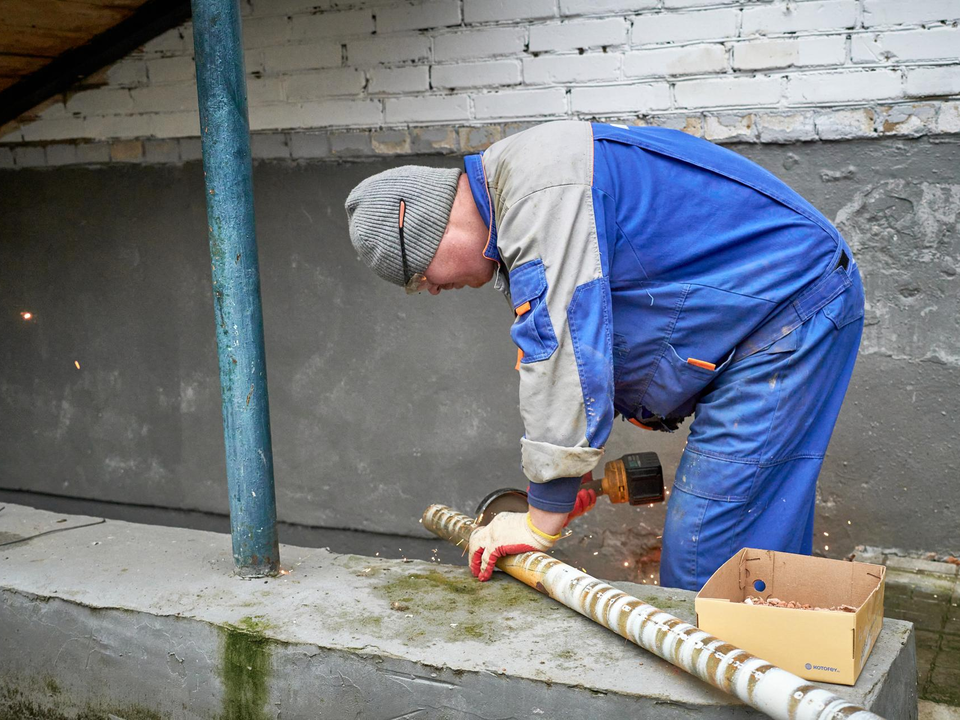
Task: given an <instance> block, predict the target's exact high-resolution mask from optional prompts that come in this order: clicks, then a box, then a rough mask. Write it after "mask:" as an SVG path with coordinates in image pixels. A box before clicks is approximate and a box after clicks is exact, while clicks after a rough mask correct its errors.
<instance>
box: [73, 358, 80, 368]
mask: <svg viewBox="0 0 960 720" xmlns="http://www.w3.org/2000/svg"><path fill="white" fill-rule="evenodd" d="M73 364H74V365H76V366H77V370H79V369H80V361H79V360H74V361H73Z"/></svg>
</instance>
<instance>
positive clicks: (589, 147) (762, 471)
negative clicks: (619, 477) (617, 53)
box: [466, 122, 863, 589]
mask: <svg viewBox="0 0 960 720" xmlns="http://www.w3.org/2000/svg"><path fill="white" fill-rule="evenodd" d="M466 171H467V175H468V178H469V180H470V185H471V190H472V192H473V197H474V199H475V201H476V204H477V207H478V210H479V211H480V214H481V217H482V218H483V219H484V221H485V222H486V223H487V225H488V226H489V228H490V240H489V242H488V245H487V248H486V249H485V251H484V253H485V255H486V256H487V257H488V258H490V259H491V260H494V261H496V262H498V263H501V264H503V265H504V266H505V269H506V270H507V271H508V273H509V286H510V287H509V291H510V294H511V296H512V305H513V307H514V310H515V313H516V316H517V317H516V320H515V322H514V326H513V328H512V332H511V336H512V337H513V339H514V341H515V342H516V343H517V345H518V347H519V350H520V357H521V361H520V364H519V365H518V367H520V370H521V412H522V413H524V421H525V430H526V433H525V436H524V438H523V439H522V440H521V443H522V453H523V468H524V472H525V473H526V474H527V477H528V478H529V479H530V480H531V486H530V504H531V505H534V506H535V507H539V508H540V509H543V510H549V511H554V512H568V511H569V510H570V508H571V507H572V506H573V497H574V496H575V495H576V492H577V487H578V485H579V477H578V475H579V474H582V473H583V472H585V470H584V468H585V467H586V469H589V467H592V466H593V465H595V464H596V462H597V461H598V460H599V456H600V454H601V453H602V448H603V446H604V444H605V443H606V441H607V438H608V437H609V434H610V431H611V429H612V424H613V421H614V416H615V413H616V414H619V416H620V417H621V418H622V419H625V420H629V421H631V422H632V423H634V424H635V425H639V426H641V427H644V428H648V429H653V430H666V431H672V430H675V429H676V428H677V427H678V426H679V424H680V423H681V422H683V420H684V419H685V418H687V417H689V416H690V415H691V414H692V415H694V419H693V422H692V423H691V425H690V436H689V440H688V443H687V446H686V449H685V450H684V453H683V457H682V459H681V462H680V466H679V469H678V472H677V475H676V478H675V481H674V485H673V491H672V494H671V497H670V502H669V505H668V511H667V522H666V527H665V529H664V536H663V555H662V564H661V582H662V584H663V585H667V586H673V587H681V588H689V589H699V588H700V587H701V586H702V585H703V583H704V582H705V581H706V580H707V578H709V576H710V575H711V574H712V573H713V571H714V570H716V568H717V567H719V566H720V565H721V564H722V563H723V562H725V561H726V560H727V559H728V558H730V557H731V556H732V555H733V554H734V553H735V552H736V551H737V550H739V549H740V548H741V547H744V546H749V547H756V548H769V549H775V550H785V551H793V552H803V553H809V552H811V550H812V527H813V516H814V505H815V494H816V481H817V475H818V473H819V470H820V466H821V463H822V461H823V457H824V453H825V452H826V449H827V445H828V442H829V439H830V435H831V433H832V431H833V427H834V424H835V423H836V420H837V415H838V413H839V410H840V405H841V402H842V400H843V396H844V393H845V391H846V388H847V384H848V383H849V380H850V375H851V372H852V369H853V364H854V360H855V358H856V353H857V348H858V346H859V340H860V334H861V330H862V325H863V286H862V285H861V282H860V276H859V273H858V271H857V265H856V262H855V260H854V258H853V255H852V253H851V252H850V248H849V247H848V246H847V244H846V242H845V241H844V240H843V238H842V237H841V236H840V234H839V233H838V232H837V230H836V228H834V227H833V225H832V224H831V223H830V222H829V221H828V220H827V219H826V218H825V217H824V216H823V215H821V214H820V213H819V212H818V211H817V210H816V209H815V208H814V207H813V206H812V205H810V204H809V203H808V202H807V201H806V200H804V199H803V198H802V197H800V196H799V195H798V194H797V193H796V192H794V191H793V190H791V189H790V188H789V187H787V186H786V185H785V184H784V183H783V182H781V181H780V180H778V179H777V178H776V177H774V176H773V175H772V174H770V173H769V172H767V171H766V170H764V169H762V168H760V167H759V166H757V165H756V164H754V163H752V162H750V161H749V160H747V159H746V158H744V157H742V156H740V155H738V154H736V153H734V152H731V151H730V150H727V149H725V148H722V147H719V146H717V145H714V144H712V143H709V142H706V141H704V140H701V139H698V138H694V137H691V136H689V135H686V134H684V133H681V132H677V131H673V130H666V129H663V128H627V127H619V126H611V125H603V124H594V125H592V126H589V125H587V124H586V123H576V122H567V123H554V124H546V125H543V126H538V127H536V128H533V129H530V130H527V131H525V132H524V133H520V134H518V135H516V136H513V137H511V138H507V139H505V140H502V141H500V142H499V143H496V144H494V145H493V146H492V147H491V148H490V149H489V150H488V151H487V152H486V153H484V155H483V157H482V158H481V157H480V156H470V157H468V158H467V159H466ZM491 198H492V200H491ZM588 466H589V467H588Z"/></svg>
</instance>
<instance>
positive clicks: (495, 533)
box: [469, 513, 560, 582]
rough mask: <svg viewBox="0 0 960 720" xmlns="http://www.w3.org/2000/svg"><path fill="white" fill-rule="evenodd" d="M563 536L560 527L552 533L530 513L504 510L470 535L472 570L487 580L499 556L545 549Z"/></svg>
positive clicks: (481, 579) (483, 579)
mask: <svg viewBox="0 0 960 720" xmlns="http://www.w3.org/2000/svg"><path fill="white" fill-rule="evenodd" d="M547 514H548V515H555V514H556V513H547ZM551 529H552V528H551ZM559 539H560V534H559V531H558V532H557V534H556V535H548V534H547V533H546V532H543V531H542V530H541V529H540V528H538V527H536V526H535V525H534V524H533V521H532V520H531V519H530V514H529V513H500V514H499V515H497V516H496V517H495V518H494V519H493V520H491V521H490V524H489V525H486V526H484V527H482V528H480V529H478V530H474V532H473V535H471V536H470V549H469V557H470V572H472V573H473V574H474V575H475V576H476V577H477V578H478V579H479V580H480V582H485V581H487V580H489V579H490V577H491V576H492V575H493V569H494V567H495V566H496V564H497V560H499V559H500V558H502V557H504V556H505V555H518V554H519V553H525V552H532V551H536V550H539V551H540V552H545V551H547V550H549V549H550V548H552V547H553V544H554V543H555V542H556V541H557V540H559Z"/></svg>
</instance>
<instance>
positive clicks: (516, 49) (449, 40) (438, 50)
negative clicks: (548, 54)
mask: <svg viewBox="0 0 960 720" xmlns="http://www.w3.org/2000/svg"><path fill="white" fill-rule="evenodd" d="M525 40H526V31H525V29H524V28H520V27H516V28H514V27H505V28H490V29H485V30H470V31H467V32H457V33H448V34H444V35H440V36H438V37H437V38H436V39H435V40H434V41H433V57H434V59H435V60H437V61H438V62H443V61H446V60H462V59H464V58H478V57H490V56H493V55H514V56H516V55H520V54H521V53H522V52H523V45H524V42H525Z"/></svg>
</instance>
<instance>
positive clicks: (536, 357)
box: [510, 260, 558, 364]
mask: <svg viewBox="0 0 960 720" xmlns="http://www.w3.org/2000/svg"><path fill="white" fill-rule="evenodd" d="M510 295H511V297H512V298H513V309H514V310H515V311H516V313H517V319H516V321H515V322H514V323H513V327H512V328H510V337H511V338H513V342H514V343H516V345H517V347H518V348H520V351H521V352H522V353H523V357H522V358H521V359H520V362H521V363H524V364H526V363H533V362H538V361H540V360H546V359H547V358H548V357H550V356H551V355H553V353H554V351H556V349H557V346H558V343H557V335H556V333H555V332H554V331H553V323H552V322H550V313H549V312H548V311H547V274H546V272H545V271H544V268H543V261H542V260H531V261H530V262H526V263H524V264H523V265H520V266H519V267H517V268H514V269H513V270H512V271H511V272H510Z"/></svg>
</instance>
